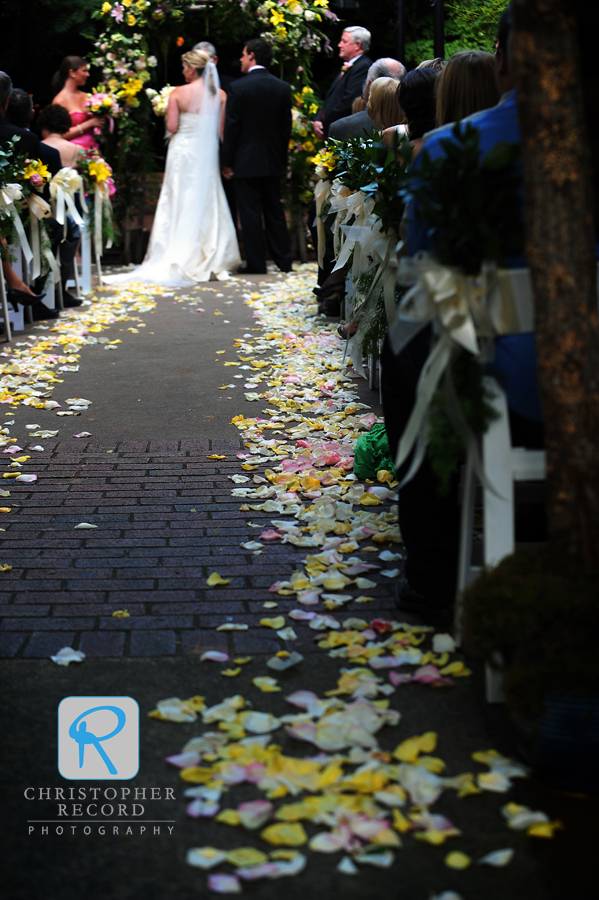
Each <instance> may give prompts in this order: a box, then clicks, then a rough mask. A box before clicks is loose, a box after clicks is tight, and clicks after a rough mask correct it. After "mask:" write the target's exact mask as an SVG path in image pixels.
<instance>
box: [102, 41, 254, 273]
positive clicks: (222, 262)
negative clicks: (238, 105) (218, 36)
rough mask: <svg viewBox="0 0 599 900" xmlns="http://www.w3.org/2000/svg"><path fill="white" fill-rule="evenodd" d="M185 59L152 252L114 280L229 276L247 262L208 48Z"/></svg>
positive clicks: (173, 100) (171, 114) (173, 98)
mask: <svg viewBox="0 0 599 900" xmlns="http://www.w3.org/2000/svg"><path fill="white" fill-rule="evenodd" d="M182 62H183V75H184V77H185V81H186V82H187V84H185V85H182V86H181V87H177V88H175V89H174V91H172V93H171V95H170V97H169V103H168V110H167V118H166V127H167V131H169V132H170V135H171V137H170V142H169V148H168V153H167V159H166V169H165V172H164V181H163V183H162V189H161V191H160V198H159V200H158V206H157V207H156V215H155V218H154V227H153V228H152V234H151V237H150V243H149V245H148V251H147V253H146V257H145V260H144V261H143V263H142V264H141V266H138V267H137V268H136V269H133V270H131V271H129V272H126V273H123V274H121V275H113V276H108V277H105V279H104V280H105V281H106V282H107V283H108V284H118V283H123V282H133V281H142V282H149V283H154V284H166V285H169V286H177V285H187V286H188V285H192V284H194V283H196V282H198V281H210V279H211V278H216V279H218V280H219V281H224V280H225V279H227V278H228V277H229V275H228V273H229V272H230V271H234V270H236V269H237V267H238V266H239V265H240V263H241V258H240V256H239V246H238V244H237V237H236V234H235V227H234V225H233V220H232V218H231V213H230V212H229V206H228V203H227V200H226V197H225V192H224V190H223V186H222V183H221V179H220V171H219V159H218V151H219V135H220V132H221V130H222V123H223V121H224V102H223V99H222V98H223V95H224V91H220V90H219V82H218V73H217V71H216V66H215V65H214V64H213V63H211V62H210V57H209V56H208V54H207V53H204V52H203V51H201V50H191V51H190V52H189V53H184V54H183V56H182ZM224 99H225V100H226V95H224Z"/></svg>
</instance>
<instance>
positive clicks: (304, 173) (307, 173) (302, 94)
mask: <svg viewBox="0 0 599 900" xmlns="http://www.w3.org/2000/svg"><path fill="white" fill-rule="evenodd" d="M317 112H318V101H317V99H316V94H315V93H314V91H313V89H312V88H311V87H309V86H308V85H304V87H303V88H302V90H301V91H298V92H297V93H295V94H294V96H293V109H292V110H291V115H292V125H291V138H290V140H289V153H288V155H287V179H286V183H285V187H284V198H285V202H286V204H287V207H288V210H289V212H290V213H291V214H292V215H295V214H296V213H297V209H298V207H301V206H307V205H308V204H309V203H310V201H311V200H312V192H313V190H314V175H313V171H312V166H311V161H312V158H313V154H314V151H315V150H316V149H317V145H320V144H322V141H320V140H318V138H315V137H314V135H313V134H312V119H313V118H314V115H315V114H316V113H317Z"/></svg>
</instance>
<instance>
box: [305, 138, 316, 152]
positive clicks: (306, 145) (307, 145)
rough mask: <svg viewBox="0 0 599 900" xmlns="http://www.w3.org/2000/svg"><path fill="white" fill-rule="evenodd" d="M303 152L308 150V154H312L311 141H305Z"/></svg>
mask: <svg viewBox="0 0 599 900" xmlns="http://www.w3.org/2000/svg"><path fill="white" fill-rule="evenodd" d="M304 150H309V151H310V153H311V152H312V150H314V144H313V143H312V141H306V142H305V143H304Z"/></svg>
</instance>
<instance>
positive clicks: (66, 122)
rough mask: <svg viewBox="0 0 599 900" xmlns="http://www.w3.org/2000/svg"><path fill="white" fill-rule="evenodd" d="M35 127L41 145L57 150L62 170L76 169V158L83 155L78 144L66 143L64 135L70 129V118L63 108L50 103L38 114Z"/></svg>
mask: <svg viewBox="0 0 599 900" xmlns="http://www.w3.org/2000/svg"><path fill="white" fill-rule="evenodd" d="M37 127H38V128H39V130H40V131H41V134H42V144H46V145H47V146H48V147H52V148H54V149H55V150H58V152H59V153H60V161H61V164H62V166H63V168H70V167H72V166H74V167H75V168H76V167H77V157H78V156H80V155H81V154H82V153H83V150H82V148H81V147H80V146H79V144H74V143H72V142H71V141H67V140H65V138H64V135H65V134H66V133H67V131H69V129H70V128H71V117H70V115H69V114H68V112H67V110H66V109H65V108H64V106H59V104H58V103H52V104H50V106H46V107H45V108H44V109H43V110H42V111H41V113H40V114H39V117H38V120H37Z"/></svg>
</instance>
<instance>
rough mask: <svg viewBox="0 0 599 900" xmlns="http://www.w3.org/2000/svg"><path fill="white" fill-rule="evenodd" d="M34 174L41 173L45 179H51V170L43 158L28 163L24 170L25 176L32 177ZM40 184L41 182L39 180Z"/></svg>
mask: <svg viewBox="0 0 599 900" xmlns="http://www.w3.org/2000/svg"><path fill="white" fill-rule="evenodd" d="M32 175H39V176H40V177H41V178H43V180H44V181H50V172H49V171H48V167H47V166H45V165H44V163H43V162H42V161H41V159H34V160H31V162H30V163H29V164H28V166H27V167H26V168H25V171H24V172H23V176H24V177H25V178H31V176H32ZM38 184H39V182H38Z"/></svg>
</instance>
